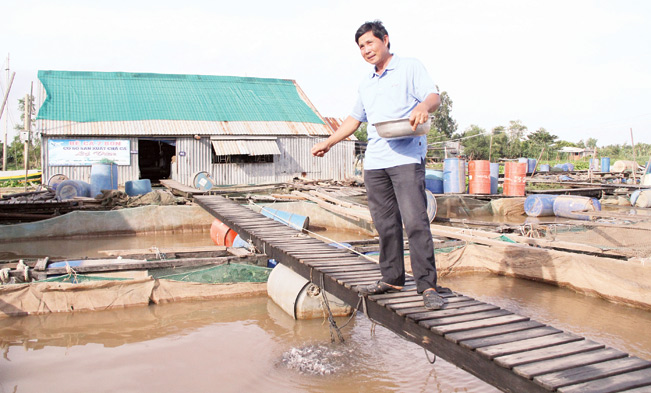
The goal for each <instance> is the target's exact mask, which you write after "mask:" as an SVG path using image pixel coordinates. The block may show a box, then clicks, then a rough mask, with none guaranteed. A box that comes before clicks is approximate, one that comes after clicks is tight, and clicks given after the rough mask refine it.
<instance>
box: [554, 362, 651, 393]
mask: <svg viewBox="0 0 651 393" xmlns="http://www.w3.org/2000/svg"><path fill="white" fill-rule="evenodd" d="M643 386H644V387H649V388H648V390H647V391H651V369H649V368H647V369H644V370H638V371H633V372H630V373H626V374H620V375H615V376H612V377H608V378H602V379H598V380H595V381H590V382H584V383H580V384H578V385H570V386H567V387H563V388H560V389H558V391H559V392H561V393H579V392H590V393H613V392H620V391H622V390H626V389H633V388H639V387H643Z"/></svg>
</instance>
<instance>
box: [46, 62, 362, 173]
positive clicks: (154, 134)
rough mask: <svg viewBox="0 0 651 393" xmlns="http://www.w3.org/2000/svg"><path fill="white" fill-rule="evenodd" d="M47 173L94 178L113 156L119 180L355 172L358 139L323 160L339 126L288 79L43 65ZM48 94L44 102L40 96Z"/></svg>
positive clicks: (330, 153)
mask: <svg viewBox="0 0 651 393" xmlns="http://www.w3.org/2000/svg"><path fill="white" fill-rule="evenodd" d="M38 79H39V81H40V83H41V85H42V89H41V97H40V98H41V99H40V101H41V106H40V109H39V111H38V116H37V130H38V131H39V132H40V133H41V137H42V146H43V148H42V162H43V179H44V181H47V180H48V179H49V178H50V177H51V176H53V175H55V174H63V175H66V176H67V177H68V178H71V179H77V180H84V181H89V179H90V170H91V165H92V164H93V163H95V162H99V161H101V160H102V159H109V160H111V161H113V162H116V163H117V164H118V165H119V166H118V182H119V184H124V183H125V182H126V181H128V180H137V179H143V178H148V179H151V180H153V181H157V180H159V179H165V178H171V179H175V180H177V181H179V182H181V183H183V184H186V185H193V181H194V179H195V176H196V174H197V173H199V172H202V171H205V172H207V173H209V174H210V176H211V177H212V178H213V179H214V180H215V181H216V183H217V184H220V185H232V184H261V183H276V182H285V181H290V180H291V179H293V178H294V177H307V178H312V179H335V180H342V179H345V178H349V177H352V175H353V172H354V168H353V164H354V148H355V143H354V140H345V141H342V143H340V144H339V145H337V146H335V147H334V148H333V149H332V150H331V151H330V152H329V153H328V154H326V155H325V157H323V158H315V157H312V155H311V154H310V148H311V147H312V146H313V145H314V144H315V143H317V142H319V141H322V140H324V139H325V138H327V137H328V136H329V135H331V134H332V133H333V131H334V128H333V126H331V125H330V124H331V123H333V122H332V121H331V122H330V123H328V122H326V121H325V119H324V118H323V117H321V115H320V114H319V112H318V111H317V110H316V108H315V107H314V106H313V105H312V104H311V103H310V101H309V100H308V98H307V97H306V96H305V94H304V93H303V91H302V90H301V89H300V87H299V86H298V85H297V84H296V82H295V81H292V80H284V79H265V78H245V77H231V76H206V75H170V74H149V73H127V72H77V71H39V72H38ZM43 98H44V99H43Z"/></svg>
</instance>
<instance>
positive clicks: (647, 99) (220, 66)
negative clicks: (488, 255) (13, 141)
mask: <svg viewBox="0 0 651 393" xmlns="http://www.w3.org/2000/svg"><path fill="white" fill-rule="evenodd" d="M3 3H7V2H3ZM0 8H1V9H2V12H1V13H2V15H3V16H4V17H3V21H2V23H0V64H1V65H2V70H1V72H0V87H1V89H2V92H3V93H4V91H5V89H6V87H7V81H6V68H7V56H9V68H10V72H16V77H15V80H14V84H13V86H12V88H11V92H10V95H9V100H8V103H7V105H8V107H9V110H10V112H9V116H7V112H5V114H3V117H2V120H1V121H0V130H2V131H4V129H5V125H6V121H5V119H6V118H8V119H9V121H10V125H9V128H10V129H11V131H10V132H11V134H10V137H11V135H13V124H14V123H17V122H19V116H20V115H19V113H18V110H17V100H18V98H21V97H24V96H25V95H26V94H27V93H29V91H30V85H31V83H32V82H34V84H35V85H36V83H37V81H38V79H37V71H38V70H69V71H124V72H152V73H170V74H200V75H233V76H249V77H264V78H281V79H292V80H295V81H296V82H297V83H298V85H299V86H300V88H301V89H302V90H303V91H304V92H305V94H306V95H307V97H308V98H309V99H310V101H311V102H312V103H313V104H314V105H315V107H316V108H317V110H318V111H319V113H320V114H321V115H322V116H328V117H336V118H345V117H346V116H347V115H348V114H349V112H350V110H351V109H352V106H353V104H354V102H355V100H356V96H357V87H358V85H359V83H360V81H361V78H362V77H363V76H364V75H365V74H367V73H368V72H370V71H371V66H370V65H369V64H368V63H366V62H365V61H364V60H363V59H362V57H361V55H360V51H359V48H358V47H357V45H356V44H355V40H354V35H355V31H356V30H357V28H358V27H359V26H360V25H361V24H362V23H364V22H365V21H369V20H376V19H379V20H381V21H382V22H383V23H384V25H385V26H386V28H387V30H388V33H389V38H390V42H391V50H392V52H393V53H394V54H396V55H399V56H403V57H415V58H418V59H419V60H420V61H421V62H422V63H423V64H424V65H425V67H426V68H427V70H428V72H429V73H430V75H431V77H432V78H433V79H434V81H435V82H436V83H437V85H438V86H439V88H440V90H441V91H446V92H447V94H448V95H449V97H450V98H451V99H452V101H453V106H452V112H451V115H452V117H453V118H454V119H455V120H456V121H457V124H458V131H463V130H465V129H467V128H468V127H470V126H471V125H476V126H479V127H481V128H483V129H486V130H491V129H493V128H494V127H497V126H508V124H509V122H510V121H512V120H517V121H520V122H521V123H522V124H523V125H525V126H526V127H527V128H528V130H529V132H534V131H536V130H538V129H540V128H541V127H542V128H544V129H546V130H547V131H548V132H550V133H551V134H553V135H556V136H558V137H559V139H563V140H567V141H570V142H578V141H580V140H584V141H586V140H587V139H588V138H595V139H597V145H598V146H605V145H609V144H629V145H630V143H631V129H632V131H633V139H634V142H635V143H638V142H644V143H651V23H649V22H648V21H649V20H651V2H649V1H646V0H609V1H606V0H602V1H598V0H572V1H567V0H562V1H558V0H547V1H539V0H493V1H485V0H456V1H441V0H426V1H410V0H403V1H402V2H396V1H395V0H376V1H373V2H361V1H354V0H347V1H338V0H334V1H325V2H312V1H305V0H301V1H298V0H297V1H285V0H276V1H273V2H271V1H260V0H248V1H232V0H231V1H228V2H224V1H220V0H211V1H198V0H196V1H195V0H185V1H176V0H175V1H168V0H158V1H144V0H143V1H140V0H131V1H122V0H112V1H110V2H109V1H107V2H94V1H87V0H86V1H82V0H69V1H61V0H50V1H30V0H21V1H13V2H10V3H9V4H3V5H2V6H0Z"/></svg>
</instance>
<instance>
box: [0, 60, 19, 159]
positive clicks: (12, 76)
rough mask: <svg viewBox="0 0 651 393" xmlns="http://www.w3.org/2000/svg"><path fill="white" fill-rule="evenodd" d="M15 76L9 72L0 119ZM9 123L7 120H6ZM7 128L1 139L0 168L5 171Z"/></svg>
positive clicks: (0, 109)
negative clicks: (0, 158)
mask: <svg viewBox="0 0 651 393" xmlns="http://www.w3.org/2000/svg"><path fill="white" fill-rule="evenodd" d="M15 76H16V73H15V72H14V73H13V74H11V79H10V80H9V84H8V85H7V91H5V97H4V99H3V100H2V107H1V108H0V119H2V114H3V113H4V111H5V105H6V104H7V98H9V90H11V85H12V84H13V83H14V77H15ZM7 124H9V122H7ZM8 131H9V130H8V129H5V133H4V138H3V139H2V140H3V142H2V143H3V146H2V170H3V171H6V170H7V134H8Z"/></svg>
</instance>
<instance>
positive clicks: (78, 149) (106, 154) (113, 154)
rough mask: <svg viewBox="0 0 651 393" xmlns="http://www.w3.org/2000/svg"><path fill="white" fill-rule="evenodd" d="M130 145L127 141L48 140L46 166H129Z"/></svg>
mask: <svg viewBox="0 0 651 393" xmlns="http://www.w3.org/2000/svg"><path fill="white" fill-rule="evenodd" d="M130 153H131V143H130V141H129V140H128V139H50V140H49V141H48V165H49V166H65V165H92V164H96V163H98V162H102V161H103V162H106V161H107V160H108V161H112V162H114V163H116V164H118V165H131V154H130Z"/></svg>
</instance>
